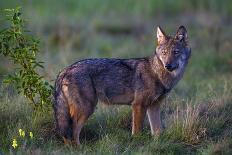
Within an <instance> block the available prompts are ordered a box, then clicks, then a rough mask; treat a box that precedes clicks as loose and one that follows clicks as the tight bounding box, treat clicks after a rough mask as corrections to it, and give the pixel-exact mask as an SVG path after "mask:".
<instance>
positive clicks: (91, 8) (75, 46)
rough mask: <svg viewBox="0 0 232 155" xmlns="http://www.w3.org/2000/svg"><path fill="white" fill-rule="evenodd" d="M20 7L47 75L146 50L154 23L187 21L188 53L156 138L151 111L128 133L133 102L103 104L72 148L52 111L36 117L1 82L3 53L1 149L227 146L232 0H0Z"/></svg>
mask: <svg viewBox="0 0 232 155" xmlns="http://www.w3.org/2000/svg"><path fill="white" fill-rule="evenodd" d="M16 6H21V7H22V13H23V14H22V15H23V17H24V18H25V19H27V28H28V30H30V33H31V34H33V35H34V36H35V37H37V38H39V39H40V41H41V43H40V45H41V46H40V49H41V52H40V54H39V55H38V57H37V58H38V60H42V61H44V62H45V63H44V66H45V68H44V69H42V70H40V73H41V75H43V76H44V77H45V79H46V80H48V81H49V82H50V83H52V84H54V80H55V79H56V76H57V74H58V73H59V71H60V70H62V69H63V68H64V67H65V66H67V65H69V64H72V63H73V62H75V61H77V60H81V59H84V58H95V57H97V58H99V57H107V58H108V57H110V58H111V57H114V58H131V57H144V56H147V55H151V54H152V53H153V52H154V50H155V47H156V27H157V26H158V25H160V26H161V27H162V28H163V29H164V30H165V31H166V32H167V33H168V34H171V35H174V34H175V32H176V30H177V28H178V27H179V26H180V25H185V26H186V27H187V30H188V38H189V43H190V45H191V48H192V57H191V60H190V63H189V65H188V67H187V69H186V72H185V75H184V77H183V79H182V80H181V81H180V82H179V83H178V85H177V86H176V87H175V89H173V90H172V91H171V93H170V94H169V96H168V97H167V99H166V100H165V102H164V104H163V105H162V112H161V115H162V120H163V128H164V132H163V133H162V134H161V135H160V136H159V137H152V136H151V135H150V127H149V123H148V120H147V118H146V121H145V124H144V129H143V132H142V133H141V134H140V135H138V136H131V109H130V107H128V106H107V105H104V104H101V103H99V104H98V106H97V109H96V110H95V113H94V114H93V115H92V116H91V117H90V119H89V120H88V122H87V123H86V125H85V126H84V128H83V130H82V132H81V143H82V145H81V146H80V147H75V146H71V145H67V146H65V145H64V144H63V143H62V140H61V139H60V138H59V137H58V136H57V135H56V133H55V130H54V129H55V128H54V117H53V111H51V112H48V113H44V114H42V116H41V115H40V116H35V115H34V113H33V111H32V109H31V107H30V106H29V105H28V104H27V100H26V99H25V98H24V97H23V96H21V95H18V94H17V92H16V91H15V89H14V87H13V86H5V85H4V84H3V83H2V80H3V78H4V76H5V75H7V74H9V73H13V72H14V69H15V68H16V66H14V64H12V63H11V62H10V61H9V60H8V59H6V58H4V57H3V56H0V60H1V61H0V87H1V88H0V89H1V91H0V154H9V153H12V154H14V153H16V154H77V153H78V154H202V155H208V154H232V82H231V81H232V37H231V36H232V29H231V26H232V17H231V14H232V1H230V0H224V1H223V2H220V1H217V0H204V1H194V0H189V1H185V0H176V1H171V0H166V1H162V0H146V1H140V0H127V1H123V0H117V1H107V0H91V1H90V0H89V1H88V0H69V1H62V0H59V1H58V0H49V1H46V0H40V1H35V0H34V1H33V0H32V1H27V0H22V1H17V0H12V1H0V9H4V8H14V7H16ZM0 27H1V28H2V27H4V20H3V19H0ZM19 129H23V130H25V131H26V137H24V138H22V137H19V134H18V130H19ZM30 131H31V132H33V138H32V139H31V138H29V137H28V133H29V132H30ZM14 138H17V140H18V148H16V149H13V147H12V146H11V145H12V141H13V139H14Z"/></svg>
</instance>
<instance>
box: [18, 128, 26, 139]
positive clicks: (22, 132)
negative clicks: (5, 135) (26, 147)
mask: <svg viewBox="0 0 232 155" xmlns="http://www.w3.org/2000/svg"><path fill="white" fill-rule="evenodd" d="M19 136H21V137H25V131H23V130H22V129H19Z"/></svg>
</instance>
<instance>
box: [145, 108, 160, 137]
mask: <svg viewBox="0 0 232 155" xmlns="http://www.w3.org/2000/svg"><path fill="white" fill-rule="evenodd" d="M147 116H148V119H149V123H150V127H151V134H152V135H159V134H160V133H161V130H162V129H161V119H160V104H159V103H158V104H157V105H152V106H150V107H148V109H147Z"/></svg>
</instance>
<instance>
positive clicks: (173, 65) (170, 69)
mask: <svg viewBox="0 0 232 155" xmlns="http://www.w3.org/2000/svg"><path fill="white" fill-rule="evenodd" d="M165 68H166V69H167V70H168V71H170V72H172V71H173V70H175V69H177V68H178V65H177V64H167V65H165Z"/></svg>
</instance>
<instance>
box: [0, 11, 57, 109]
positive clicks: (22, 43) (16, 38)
mask: <svg viewBox="0 0 232 155" xmlns="http://www.w3.org/2000/svg"><path fill="white" fill-rule="evenodd" d="M4 16H5V17H6V21H7V22H8V24H10V25H9V27H7V28H6V29H3V30H1V31H0V54H3V55H4V56H5V57H7V58H9V59H10V60H11V61H12V62H13V63H14V64H16V65H17V69H16V71H15V73H14V74H11V75H8V76H7V77H6V78H5V80H4V82H5V83H7V84H14V85H15V86H16V89H17V91H18V93H21V94H23V95H24V96H25V97H26V98H27V99H28V100H29V103H31V105H32V107H33V108H34V109H35V110H37V111H40V112H41V111H47V110H49V109H50V107H51V102H52V100H51V96H52V92H53V88H52V86H51V85H50V84H49V83H48V82H47V81H45V80H44V79H43V77H42V76H41V75H39V73H38V68H43V65H42V63H43V62H40V61H37V60H36V54H37V53H38V52H39V48H38V46H39V41H38V40H37V39H35V38H34V37H33V36H32V35H30V34H28V31H27V30H26V29H25V21H24V20H23V19H22V18H21V12H20V8H19V7H18V8H16V9H5V10H4Z"/></svg>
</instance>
